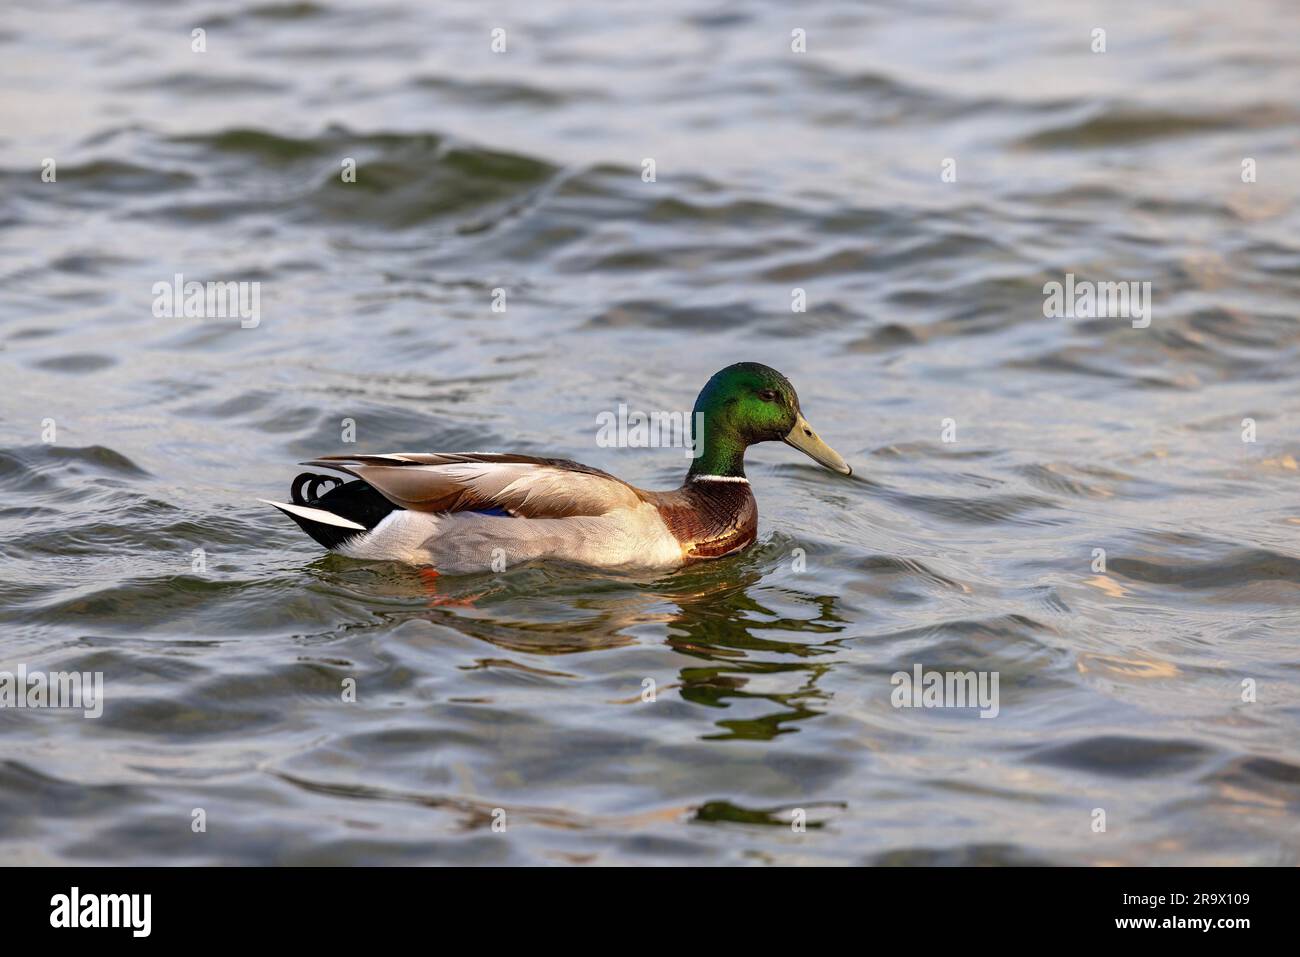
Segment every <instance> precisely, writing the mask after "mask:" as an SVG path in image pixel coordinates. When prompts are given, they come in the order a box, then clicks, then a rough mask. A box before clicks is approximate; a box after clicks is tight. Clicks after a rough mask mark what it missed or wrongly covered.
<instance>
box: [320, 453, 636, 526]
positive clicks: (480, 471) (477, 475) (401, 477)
mask: <svg viewBox="0 0 1300 957" xmlns="http://www.w3.org/2000/svg"><path fill="white" fill-rule="evenodd" d="M303 464H304V465H309V466H318V467H321V468H331V469H337V470H338V471H341V472H346V473H348V474H350V475H355V476H356V477H357V478H359V479H361V480H362V481H363V482H366V483H367V484H368V485H371V486H372V487H373V488H375V489H376V490H377V491H378V492H379V493H380V494H381V495H383V496H384V497H385V498H386V499H388V500H389V501H390V502H392V503H394V504H395V505H400V506H402V507H403V508H407V509H412V510H414V511H420V512H464V511H485V510H489V509H504V510H506V511H507V512H509V513H510V514H512V515H517V516H521V517H524V518H567V517H569V516H571V515H604V514H605V513H607V512H610V511H613V510H614V509H617V508H630V507H635V506H637V505H640V504H641V502H642V501H644V499H643V498H642V496H641V494H640V493H639V492H638V490H637V489H635V488H633V487H632V486H631V485H628V484H627V483H626V482H624V481H622V480H620V479H617V478H615V477H614V476H612V475H610V474H608V473H607V472H602V471H600V470H599V469H593V468H590V467H588V466H586V465H579V464H578V463H577V462H571V461H569V460H567V459H545V458H537V457H534V456H528V455H511V454H508V453H492V452H398V453H389V454H385V455H327V456H324V457H323V458H319V459H314V460H313V461H311V462H304V463H303Z"/></svg>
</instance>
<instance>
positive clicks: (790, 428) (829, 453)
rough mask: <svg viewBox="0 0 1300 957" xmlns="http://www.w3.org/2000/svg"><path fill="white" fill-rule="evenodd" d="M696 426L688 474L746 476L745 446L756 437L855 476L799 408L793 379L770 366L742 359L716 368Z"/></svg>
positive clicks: (698, 405) (699, 402)
mask: <svg viewBox="0 0 1300 957" xmlns="http://www.w3.org/2000/svg"><path fill="white" fill-rule="evenodd" d="M691 421H692V428H693V429H694V428H696V427H697V426H702V429H703V435H699V434H696V436H695V441H696V443H697V444H696V451H697V452H698V453H699V454H698V455H697V456H696V459H695V461H694V462H693V463H692V464H691V470H690V473H689V475H690V476H691V477H699V476H705V475H721V476H730V477H743V476H744V474H745V449H747V448H748V447H749V446H751V445H753V444H754V443H755V442H774V441H777V440H780V441H782V442H785V443H787V444H788V445H792V446H794V447H795V448H797V449H799V450H800V451H801V452H804V453H805V454H807V455H808V456H809V457H810V458H812V459H813V460H814V461H816V462H819V463H820V464H822V465H824V466H826V467H827V468H828V469H833V470H834V471H836V472H841V473H843V474H844V475H851V474H852V469H850V468H849V467H848V466H847V465H846V464H845V463H844V460H843V459H842V458H840V456H839V454H838V453H837V452H836V451H835V450H834V449H832V448H831V447H830V446H829V445H827V444H826V443H825V442H823V441H822V440H821V439H819V438H818V437H817V433H816V432H814V431H813V428H812V426H810V425H809V424H808V422H807V420H806V419H805V418H804V417H803V413H802V412H800V410H799V396H798V395H797V394H796V393H795V391H794V386H792V385H791V384H790V380H789V379H787V378H786V377H785V376H783V375H781V373H779V372H777V371H776V370H775V369H773V368H771V367H770V366H765V365H761V364H760V363H757V362H737V363H736V364H735V365H731V366H727V367H726V368H725V369H723V370H722V371H720V372H716V373H714V375H713V378H711V379H709V381H708V382H707V383H705V385H704V388H703V389H701V390H700V396H699V398H698V399H696V400H695V413H694V415H692V416H691Z"/></svg>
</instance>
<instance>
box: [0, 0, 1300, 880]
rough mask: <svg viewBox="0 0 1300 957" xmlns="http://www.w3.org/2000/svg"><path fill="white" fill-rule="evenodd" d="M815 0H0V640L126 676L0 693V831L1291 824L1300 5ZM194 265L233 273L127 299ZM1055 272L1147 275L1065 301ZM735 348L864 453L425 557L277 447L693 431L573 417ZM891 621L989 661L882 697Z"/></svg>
mask: <svg viewBox="0 0 1300 957" xmlns="http://www.w3.org/2000/svg"><path fill="white" fill-rule="evenodd" d="M794 9H795V10H796V11H797V12H790V11H783V9H782V8H781V7H780V6H779V5H776V4H768V3H757V2H756V3H752V4H742V5H723V4H699V3H695V4H686V3H677V2H671V0H670V2H668V3H657V4H653V5H648V6H647V5H632V4H619V5H604V6H600V7H598V8H588V9H586V10H583V9H581V8H580V7H579V6H578V5H571V4H559V3H552V2H530V3H527V4H524V3H517V4H516V3H509V4H494V3H472V4H471V3H464V4H437V5H433V4H428V5H426V4H414V3H411V4H397V3H393V4H385V3H376V4H355V5H354V4H350V3H335V2H329V3H293V4H270V5H267V4H249V3H230V4H220V3H215V2H181V3H118V2H97V3H90V2H84V0H83V2H62V0H51V2H39V3H38V2H27V0H23V2H17V3H10V4H7V5H6V6H5V9H4V11H3V12H2V13H0V63H3V66H2V67H0V76H3V77H4V84H3V97H2V99H0V377H2V378H3V382H4V388H3V390H0V670H5V669H8V670H13V669H15V668H17V666H19V665H20V664H22V665H26V666H27V667H28V668H30V669H33V670H48V671H55V670H77V671H92V672H93V671H99V672H102V673H103V675H104V682H105V697H106V701H105V705H104V713H103V716H102V717H100V718H99V719H97V720H86V719H83V718H82V717H80V716H79V715H77V714H73V713H67V712H50V711H46V712H33V711H27V710H24V711H18V710H13V709H0V858H3V859H4V860H5V861H6V862H18V863H49V862H88V863H151V864H153V863H234V864H251V863H258V864H267V863H422V864H423V863H445V864H451V863H520V864H525V863H526V864H548V863H567V862H582V863H597V864H706V863H707V864H743V863H757V864H764V863H767V864H802V863H815V864H822V863H970V862H981V863H995V862H1004V863H1006V862H1010V863H1020V862H1035V863H1133V864H1192V863H1241V864H1245V863H1250V864H1264V863H1275V864H1276V863H1282V864H1296V863H1298V862H1300V816H1298V815H1297V811H1300V745H1298V744H1297V738H1298V736H1297V727H1298V725H1300V650H1298V648H1300V645H1298V643H1297V632H1298V631H1300V614H1297V607H1296V606H1297V598H1300V507H1297V501H1300V497H1298V493H1300V470H1298V469H1297V460H1298V459H1300V434H1298V433H1297V429H1296V418H1297V414H1298V413H1300V392H1298V390H1297V383H1296V377H1295V370H1296V364H1297V352H1298V347H1300V323H1298V322H1297V318H1296V315H1297V311H1296V302H1297V301H1298V300H1300V241H1298V240H1297V236H1298V235H1300V145H1298V143H1300V141H1298V140H1297V135H1296V134H1297V122H1298V121H1300V109H1298V108H1297V105H1296V102H1295V96H1294V93H1295V91H1296V90H1297V89H1300V51H1298V48H1297V46H1296V43H1295V38H1296V36H1297V33H1298V31H1300V11H1297V8H1296V7H1295V6H1294V5H1293V4H1289V3H1284V2H1267V0H1242V2H1235V3H1210V2H1199V3H1186V4H1178V5H1167V8H1166V9H1163V10H1162V9H1159V8H1151V9H1148V8H1147V7H1144V6H1141V5H1139V6H1138V7H1135V6H1134V5H1133V4H1132V3H1127V2H1126V3H1120V2H1114V3H1095V4H1065V3H1061V4H1054V3H1041V2H1028V0H1024V2H1021V0H1013V2H1009V3H997V4H991V3H990V4H984V3H976V4H969V3H960V4H959V3H951V4H949V3H924V4H914V3H907V4H904V3H897V4H893V3H886V4H852V3H847V2H843V3H838V2H837V3H812V4H800V5H799V6H798V7H797V8H794ZM498 26H500V27H504V28H506V30H507V52H506V53H504V54H493V53H492V52H491V51H490V49H489V43H490V31H491V30H492V29H493V28H494V27H498ZM195 27H203V28H204V29H206V30H207V52H206V53H203V54H196V53H194V52H192V51H191V48H190V32H191V30H192V29H194V28H195ZM1096 27H1101V28H1104V29H1106V30H1107V50H1106V52H1105V53H1093V52H1092V50H1091V49H1090V46H1091V42H1092V41H1091V32H1092V30H1093V29H1094V28H1096ZM795 28H802V29H805V30H806V31H807V37H808V52H807V53H806V54H794V53H792V52H790V34H791V30H792V29H795ZM47 157H48V158H53V159H54V160H55V161H56V163H57V179H56V181H55V182H42V180H41V163H42V160H43V159H45V158H47ZM347 157H351V158H353V159H355V160H356V161H357V165H358V178H357V182H356V183H351V184H345V183H343V182H341V179H340V175H339V172H340V169H341V163H342V161H343V159H344V158H347ZM647 157H649V158H653V159H654V160H655V162H656V173H657V181H656V182H654V183H646V182H643V181H642V178H641V170H642V160H643V159H645V158H647ZM947 158H953V159H955V160H956V168H957V180H956V182H942V181H941V178H940V173H941V168H942V164H943V162H944V160H945V159H947ZM1245 158H1252V159H1254V160H1255V162H1256V169H1257V179H1256V181H1255V182H1253V183H1243V182H1242V177H1241V170H1242V161H1243V159H1245ZM176 273H182V274H184V275H185V277H186V278H187V279H196V280H200V281H206V280H218V281H224V280H244V281H258V282H260V283H261V316H260V323H259V324H258V325H257V326H256V327H255V328H247V329H242V328H240V326H239V324H238V322H235V321H231V320H200V319H184V318H167V317H163V318H157V317H155V316H154V315H153V313H152V310H151V304H152V302H153V293H152V287H153V285H154V284H155V283H157V282H160V281H163V282H168V281H170V280H171V278H172V276H173V275H174V274H176ZM1066 273H1074V274H1075V275H1077V276H1078V277H1080V278H1087V279H1090V280H1095V281H1149V282H1151V283H1152V312H1151V317H1152V321H1151V324H1150V326H1149V327H1148V328H1134V327H1133V326H1132V324H1131V323H1130V322H1129V321H1128V320H1127V319H1122V318H1096V319H1064V318H1061V319H1048V318H1044V316H1043V302H1044V293H1043V286H1044V284H1045V283H1047V282H1051V281H1061V280H1063V278H1064V276H1065V274H1066ZM497 288H504V289H506V290H507V303H508V305H507V310H506V312H505V313H497V312H493V311H492V308H491V302H492V295H493V293H492V291H493V290H494V289H497ZM794 288H801V289H803V290H805V292H806V295H807V301H808V308H807V312H806V313H802V314H796V313H792V312H791V308H790V303H791V290H792V289H794ZM742 359H752V360H757V361H762V362H767V363H769V364H771V365H774V366H776V367H777V368H779V369H781V370H782V371H784V372H785V373H786V374H787V375H789V376H790V378H791V379H792V380H793V381H794V383H795V385H796V386H797V387H798V389H799V391H800V394H801V397H802V400H803V406H804V410H805V412H806V413H807V414H808V417H809V419H810V420H811V421H812V422H813V424H814V425H816V426H817V428H818V429H819V431H820V432H821V434H822V435H823V436H824V437H825V438H826V439H827V440H828V441H829V442H830V443H831V444H833V445H834V446H835V447H836V448H837V449H838V450H839V451H841V452H842V453H843V454H844V456H845V457H846V458H847V459H848V460H849V461H850V462H851V463H852V464H853V465H854V467H855V473H856V474H855V476H854V478H853V480H851V481H846V480H843V479H841V478H840V477H838V476H835V475H832V474H830V473H828V472H825V471H823V470H819V469H817V468H816V467H815V466H813V465H812V464H811V463H810V462H808V461H807V460H806V459H803V458H801V457H799V456H798V455H797V453H794V452H793V451H792V450H789V449H786V448H784V447H781V446H773V447H760V448H758V449H756V450H754V451H752V452H751V454H750V458H749V463H750V467H749V472H750V476H751V478H752V480H753V484H754V487H755V494H756V496H757V498H758V501H759V508H760V516H761V517H760V543H759V547H756V548H755V549H753V550H751V551H750V552H748V553H746V554H743V555H740V556H738V557H734V558H729V559H726V560H723V561H720V562H718V563H716V564H711V565H708V566H706V567H699V568H694V569H690V570H687V571H683V572H680V573H677V574H672V575H663V576H658V577H648V578H635V577H620V576H610V575H595V574H591V573H589V572H582V571H578V570H574V569H566V568H555V567H546V568H518V569H511V570H508V571H507V572H505V573H503V574H500V575H492V574H485V575H480V576H472V577H466V578H459V579H453V578H445V579H443V580H441V581H440V582H439V583H438V585H437V590H436V592H435V593H432V594H431V593H430V590H429V588H428V587H427V586H426V584H425V582H424V581H422V580H421V578H420V577H419V576H418V575H417V574H416V573H415V572H414V571H412V570H411V569H408V568H404V567H401V566H396V565H376V564H367V563H362V562H355V561H349V560H345V559H342V558H336V557H322V556H321V554H320V553H319V550H318V549H317V548H316V547H315V546H314V545H313V544H312V543H311V542H310V541H308V540H306V539H305V538H304V537H303V536H302V535H301V534H300V533H299V532H298V530H297V529H296V528H295V527H293V526H292V525H291V524H290V523H289V522H288V521H287V520H285V519H283V518H282V517H279V516H277V515H275V514H274V513H271V512H269V511H268V510H267V509H266V508H265V507H264V506H261V505H259V504H257V502H256V499H258V498H281V499H283V498H284V497H285V495H286V489H287V484H288V482H289V481H290V479H291V478H292V477H293V475H294V474H295V472H296V469H295V463H297V462H299V461H301V460H303V459H306V458H310V457H314V456H316V455H321V454H330V453H337V452H350V451H395V450H457V449H462V450H468V449H482V450H516V451H521V452H528V453H540V454H555V455H562V456H565V457H571V458H574V459H578V460H580V461H583V462H586V463H589V464H591V465H594V466H597V467H600V468H604V469H607V470H609V471H612V472H615V473H616V474H618V475H620V476H622V477H624V478H626V479H628V480H629V481H632V482H634V483H637V484H641V485H645V486H649V487H668V486H671V485H674V484H676V482H677V481H678V479H679V478H680V474H681V472H682V471H683V470H684V459H683V457H682V453H681V452H680V450H671V449H658V450H656V449H618V448H605V447H601V446H599V445H598V444H597V442H596V435H597V425H596V416H597V415H598V414H600V413H601V412H603V411H608V410H614V409H616V408H617V406H618V404H619V403H620V402H626V403H627V404H628V405H629V406H630V407H632V408H634V409H647V410H653V409H665V410H677V409H689V408H690V405H691V402H692V401H693V399H694V397H695V393H696V391H697V390H698V389H699V387H700V385H701V384H702V383H703V382H704V381H705V379H706V378H707V377H708V376H709V374H711V373H712V372H713V371H715V370H716V369H718V368H720V367H722V366H724V365H727V364H729V363H731V362H734V361H738V360H742ZM1247 418H1249V419H1252V420H1253V421H1254V423H1255V429H1256V436H1255V438H1256V440H1255V441H1254V442H1244V441H1243V434H1242V433H1243V425H1242V422H1243V419H1247ZM345 419H351V420H353V421H354V422H355V427H356V444H355V445H346V444H343V443H342V442H341V437H342V423H343V420H345ZM945 419H952V420H953V421H954V425H955V429H956V436H955V437H956V441H955V442H945V441H943V435H942V431H941V430H942V428H943V426H942V423H943V420H945ZM45 420H53V423H54V426H55V433H56V435H55V441H53V442H52V443H51V442H47V441H44V439H45V438H46V435H45V432H46V425H45ZM194 549H203V554H204V555H205V557H206V564H205V568H204V569H203V570H202V571H201V572H196V571H194V569H193V550H194ZM1095 549H1104V550H1105V553H1106V570H1105V571H1104V572H1099V571H1097V570H1094V567H1093V564H1094V550H1095ZM796 550H802V551H796ZM800 556H802V558H803V559H804V562H805V563H798V562H796V560H795V559H796V558H797V557H800ZM917 664H920V665H922V666H923V667H924V668H925V669H937V670H941V671H942V670H963V671H964V670H980V671H993V672H997V673H998V674H999V676H1000V689H1001V690H1000V694H1001V700H1000V709H999V713H998V716H997V717H996V718H995V719H993V720H984V719H981V718H979V716H978V713H977V712H975V711H973V710H969V709H968V710H958V709H934V710H915V709H896V708H894V707H893V706H892V705H891V702H890V692H891V690H892V686H891V683H890V676H891V675H892V674H893V673H894V672H897V671H900V670H901V671H909V672H910V671H911V670H912V668H913V666H914V665H917ZM647 678H650V679H653V680H654V682H655V683H656V685H657V688H658V695H657V700H655V701H654V702H653V703H646V702H643V701H642V700H641V691H642V687H643V682H644V680H645V679H647ZM347 679H354V680H355V682H356V685H357V700H356V701H355V702H354V703H344V702H343V701H342V700H341V687H342V685H343V683H344V682H345V680H347ZM1247 679H1249V680H1250V681H1253V682H1254V684H1255V688H1256V699H1257V700H1255V701H1254V702H1246V701H1243V700H1242V688H1243V681H1246V680H1247ZM196 808H202V809H203V810H204V811H205V812H206V816H207V831H206V832H205V833H194V832H193V831H192V828H191V820H192V812H193V811H194V809H196ZM1097 808H1101V809H1104V811H1105V813H1106V823H1107V827H1106V830H1105V832H1104V833H1098V832H1095V831H1094V829H1093V821H1094V813H1093V812H1094V809H1097ZM496 809H503V810H504V811H505V820H506V821H507V826H506V829H505V831H504V832H500V831H494V830H493V828H492V822H493V820H494V811H495V810H496ZM797 809H803V810H804V811H805V812H806V815H807V821H808V828H807V830H806V831H805V832H803V833H799V832H796V831H794V830H793V829H792V827H791V824H790V822H791V818H792V815H794V813H795V811H796V810H797Z"/></svg>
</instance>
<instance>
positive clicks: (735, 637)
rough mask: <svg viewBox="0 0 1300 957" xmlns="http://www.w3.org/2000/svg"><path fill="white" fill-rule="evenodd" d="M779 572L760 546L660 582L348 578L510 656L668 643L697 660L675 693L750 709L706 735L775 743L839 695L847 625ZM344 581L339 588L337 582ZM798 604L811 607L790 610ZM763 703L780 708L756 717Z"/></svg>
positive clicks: (391, 614)
mask: <svg viewBox="0 0 1300 957" xmlns="http://www.w3.org/2000/svg"><path fill="white" fill-rule="evenodd" d="M779 571H780V569H779V568H778V567H777V565H776V562H775V561H774V560H773V559H772V558H771V556H770V555H767V556H765V555H764V554H763V551H762V549H759V550H758V551H757V552H755V553H754V554H747V555H744V556H738V557H737V558H735V559H722V560H720V561H718V562H712V563H709V564H707V565H700V566H696V567H694V568H688V569H686V570H684V571H681V572H677V573H675V574H672V575H669V576H666V577H658V578H645V577H634V576H626V577H615V576H608V575H602V576H594V575H591V574H586V573H584V574H579V575H575V574H573V572H572V570H566V569H555V568H553V567H546V568H542V567H539V568H522V569H517V570H515V571H513V572H511V573H509V574H507V575H504V576H487V575H478V576H459V577H444V578H440V579H437V580H431V579H428V578H427V577H426V578H421V577H420V576H418V575H416V574H413V573H412V571H411V570H410V569H409V568H401V567H399V566H393V567H390V568H388V569H387V570H385V571H377V570H374V569H373V567H372V570H371V571H369V572H368V573H367V574H366V575H362V577H368V579H369V580H367V581H361V580H360V579H359V578H358V577H357V576H358V575H359V574H361V573H359V572H358V569H357V568H356V567H355V566H354V567H352V568H348V569H346V570H345V571H344V573H343V575H344V577H346V578H347V579H348V580H349V581H350V582H351V583H352V584H354V585H355V586H356V588H357V589H359V590H363V591H367V592H369V594H370V596H371V598H372V600H373V598H374V596H375V594H376V593H377V592H383V593H385V594H386V595H387V596H389V597H391V598H401V599H405V598H412V599H414V598H417V597H422V598H423V599H424V600H423V603H422V607H421V608H420V609H419V610H418V611H412V610H411V608H410V605H409V604H408V603H407V602H405V601H401V602H400V603H398V605H397V606H396V607H394V608H392V609H383V608H381V609H378V613H379V615H380V617H381V618H383V619H385V620H386V621H389V622H391V621H392V620H394V619H405V618H410V617H421V618H425V619H427V620H431V621H434V622H437V623H438V624H442V625H446V626H450V627H452V628H455V629H456V630H457V631H459V632H460V633H462V634H465V635H468V636H470V637H472V638H475V639H478V640H481V641H484V642H487V643H489V644H492V645H494V646H496V647H497V648H500V649H502V650H504V651H508V652H514V653H523V654H531V655H567V654H576V653H579V652H593V651H601V650H605V649H614V648H622V647H627V646H630V645H634V644H640V645H645V644H647V643H649V642H651V641H654V640H659V641H662V642H663V643H665V644H666V645H667V646H668V647H669V648H671V649H672V650H673V651H675V652H677V653H678V654H679V655H682V656H684V657H686V658H688V659H692V662H691V663H688V664H685V665H683V666H681V667H680V670H679V677H678V680H677V681H676V682H673V683H670V684H668V685H666V686H665V685H660V687H659V689H658V690H659V691H660V692H667V691H673V690H675V691H677V693H678V694H680V696H681V697H682V699H683V700H685V701H688V702H690V703H692V704H695V705H700V706H702V707H707V708H715V709H728V708H730V707H731V706H732V705H733V704H736V703H739V702H746V703H748V704H749V705H750V706H749V707H747V708H746V709H745V710H746V713H747V716H746V717H734V718H733V717H723V718H719V719H718V720H716V721H715V722H713V724H714V726H715V727H716V728H717V729H720V730H718V731H716V732H714V733H711V734H708V735H705V736H703V737H704V738H705V739H706V740H708V739H712V740H720V739H747V740H770V739H772V738H775V737H776V736H777V735H780V734H788V733H790V732H792V731H795V730H797V728H796V727H794V725H795V724H796V723H797V722H800V721H804V720H807V719H809V718H814V717H817V716H818V715H820V714H822V713H823V710H824V709H823V708H822V707H820V705H821V704H822V703H823V702H824V701H826V700H827V699H828V698H829V694H828V693H827V692H825V691H822V690H821V689H820V688H819V687H818V684H819V682H820V681H821V679H822V676H823V675H825V674H826V673H827V672H829V671H830V669H831V668H832V667H834V655H835V652H836V651H837V650H838V642H839V640H840V635H841V634H842V632H843V630H844V628H845V626H846V621H845V619H843V618H842V617H840V615H839V614H838V613H837V611H836V603H837V602H838V601H839V599H838V598H837V597H836V596H834V595H823V594H818V593H816V592H812V591H807V590H804V589H802V588H799V587H797V586H795V585H792V584H791V583H790V581H789V578H788V576H780V575H779ZM566 572H567V574H566ZM333 585H334V587H339V585H340V582H339V581H338V579H337V578H335V579H334V581H333ZM776 606H780V607H781V608H782V609H784V611H783V612H779V611H777V610H776ZM791 607H794V608H795V609H802V610H804V611H806V613H805V614H791V613H790V609H791ZM639 700H640V698H639V696H632V697H631V698H627V699H622V700H618V701H615V702H612V703H618V704H630V703H637V702H639ZM753 702H766V703H769V704H770V705H772V706H773V707H772V708H770V709H768V710H766V711H764V712H763V713H761V714H759V715H757V716H754V715H753V710H754V709H753V707H752V704H753Z"/></svg>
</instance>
